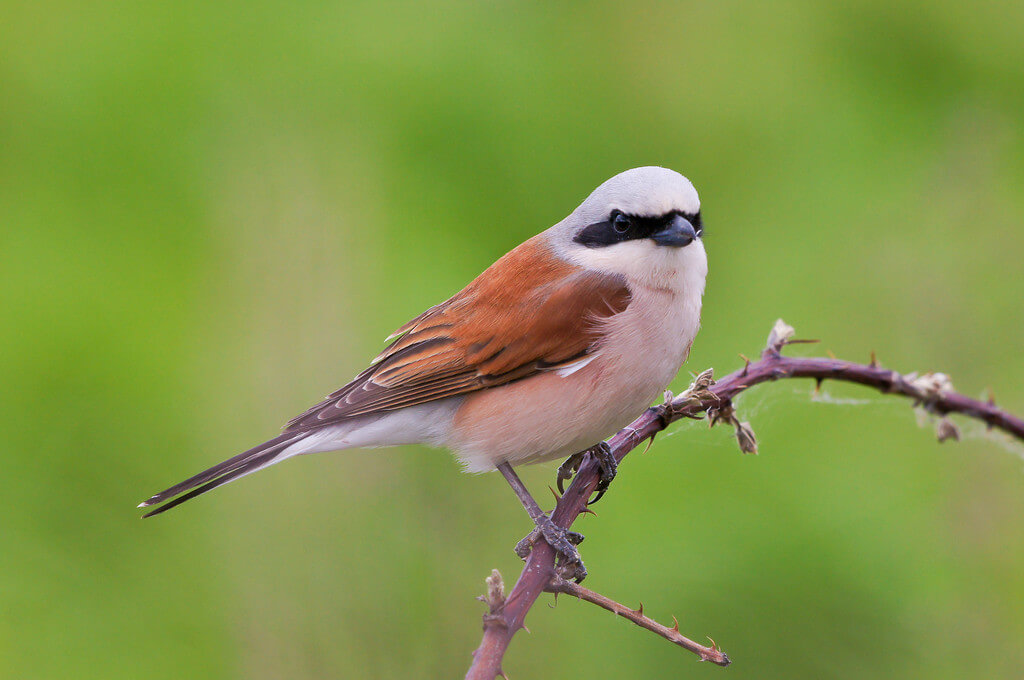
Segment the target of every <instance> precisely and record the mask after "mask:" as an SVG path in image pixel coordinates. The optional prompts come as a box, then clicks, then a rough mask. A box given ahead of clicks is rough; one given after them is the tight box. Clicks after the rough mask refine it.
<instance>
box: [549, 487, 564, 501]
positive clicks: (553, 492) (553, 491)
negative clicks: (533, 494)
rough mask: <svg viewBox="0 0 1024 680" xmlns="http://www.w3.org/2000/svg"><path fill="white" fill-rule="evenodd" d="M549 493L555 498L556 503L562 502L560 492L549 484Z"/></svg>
mask: <svg viewBox="0 0 1024 680" xmlns="http://www.w3.org/2000/svg"><path fill="white" fill-rule="evenodd" d="M548 491H550V492H551V495H552V496H554V497H555V503H559V502H561V500H562V497H561V496H559V495H558V492H557V491H555V489H554V488H553V487H552V486H551V485H550V484H548Z"/></svg>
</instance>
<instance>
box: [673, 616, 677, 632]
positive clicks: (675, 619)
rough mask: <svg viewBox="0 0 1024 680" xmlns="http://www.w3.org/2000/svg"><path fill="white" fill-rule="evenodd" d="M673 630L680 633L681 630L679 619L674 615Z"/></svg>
mask: <svg viewBox="0 0 1024 680" xmlns="http://www.w3.org/2000/svg"><path fill="white" fill-rule="evenodd" d="M672 632H674V633H678V632H679V619H677V618H676V617H674V616H673V617H672Z"/></svg>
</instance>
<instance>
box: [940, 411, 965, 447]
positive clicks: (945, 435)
mask: <svg viewBox="0 0 1024 680" xmlns="http://www.w3.org/2000/svg"><path fill="white" fill-rule="evenodd" d="M935 436H936V437H938V438H939V443H940V444H941V443H942V442H944V441H946V440H947V439H952V440H954V441H960V428H959V427H957V426H956V423H954V422H953V421H952V420H950V419H949V418H947V417H946V416H943V417H942V418H939V422H937V423H935Z"/></svg>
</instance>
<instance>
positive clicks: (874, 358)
mask: <svg viewBox="0 0 1024 680" xmlns="http://www.w3.org/2000/svg"><path fill="white" fill-rule="evenodd" d="M868 366H870V367H871V368H878V357H877V356H875V350H871V362H870V363H868Z"/></svg>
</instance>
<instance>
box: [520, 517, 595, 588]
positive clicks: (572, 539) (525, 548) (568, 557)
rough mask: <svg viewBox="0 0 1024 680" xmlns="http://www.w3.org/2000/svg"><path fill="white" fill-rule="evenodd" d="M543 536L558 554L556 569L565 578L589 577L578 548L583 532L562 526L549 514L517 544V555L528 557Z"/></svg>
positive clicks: (578, 579) (521, 557)
mask: <svg viewBox="0 0 1024 680" xmlns="http://www.w3.org/2000/svg"><path fill="white" fill-rule="evenodd" d="M540 538H543V539H544V541H545V542H547V544H548V545H550V546H551V547H552V549H553V550H554V551H555V554H556V555H557V556H558V561H557V563H556V566H555V571H556V572H557V573H558V575H559V576H561V577H562V578H564V579H572V580H574V581H576V583H579V582H580V581H582V580H583V579H585V578H586V577H587V568H586V567H584V566H583V559H582V558H580V551H579V550H577V549H576V546H578V545H579V544H580V543H582V542H583V538H584V537H583V534H581V533H579V532H576V531H571V530H569V529H566V528H565V527H560V526H558V525H557V524H555V523H554V522H552V521H551V518H550V517H549V516H547V515H544V516H543V519H542V520H541V521H539V522H538V523H537V526H536V527H534V529H533V531H531V532H530V533H529V534H527V535H526V537H525V538H523V540H521V541H519V543H517V544H516V547H515V551H516V555H518V556H519V557H520V559H524V560H525V559H526V558H527V556H529V554H530V551H532V550H533V546H534V544H535V543H536V542H537V541H538V540H539V539H540Z"/></svg>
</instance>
